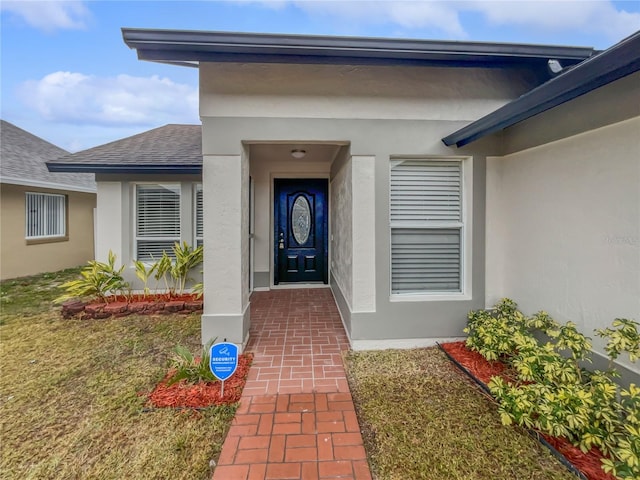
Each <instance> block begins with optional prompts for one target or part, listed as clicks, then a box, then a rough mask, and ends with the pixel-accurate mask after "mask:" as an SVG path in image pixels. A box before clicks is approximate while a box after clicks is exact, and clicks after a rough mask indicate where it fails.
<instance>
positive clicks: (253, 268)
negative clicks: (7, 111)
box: [49, 29, 640, 372]
mask: <svg viewBox="0 0 640 480" xmlns="http://www.w3.org/2000/svg"><path fill="white" fill-rule="evenodd" d="M123 35H124V40H125V43H126V44H127V45H128V46H129V47H131V48H133V49H135V50H137V54H138V57H139V58H140V59H142V60H150V61H160V62H165V63H171V64H177V65H184V66H192V67H196V68H198V69H199V74H200V116H201V120H202V128H201V138H202V150H201V152H200V153H199V155H200V156H201V158H198V163H196V162H195V160H194V159H189V160H186V161H185V162H182V161H181V158H182V157H179V156H177V157H175V159H174V160H171V159H170V158H168V157H171V156H172V155H174V154H176V155H177V154H178V153H179V152H176V149H175V148H174V149H173V150H171V152H174V153H171V154H165V153H164V152H162V151H161V149H160V148H158V149H156V150H157V155H158V161H157V162H156V161H155V159H154V158H153V155H151V156H145V158H144V160H143V161H140V162H138V161H137V160H135V158H136V155H137V152H136V151H135V149H134V150H132V152H131V154H130V157H131V159H134V160H133V161H131V160H130V159H129V156H128V154H127V153H126V152H125V153H124V154H123V156H122V158H119V159H118V160H117V161H115V162H112V163H109V161H105V162H104V163H103V161H102V160H101V159H99V158H95V157H94V158H87V157H84V156H82V155H81V154H80V155H79V154H76V155H73V156H71V157H67V158H66V159H63V160H61V161H57V162H55V163H50V164H49V168H50V169H51V170H52V171H75V172H77V171H86V172H95V173H96V175H97V181H98V191H99V194H98V195H99V200H98V203H99V206H98V210H99V212H100V213H99V219H98V231H99V232H100V231H102V232H105V234H106V232H110V233H109V235H110V236H109V241H108V242H106V241H104V242H103V244H102V245H101V246H100V248H99V251H98V256H99V257H104V256H105V255H106V252H107V245H106V243H109V248H111V249H114V251H116V252H117V253H118V254H119V257H120V258H121V259H122V260H123V261H124V262H125V263H127V264H128V263H129V262H130V261H131V260H132V259H134V258H137V257H138V258H139V257H140V253H139V252H143V253H142V255H143V257H144V255H146V253H144V252H146V251H147V249H151V250H152V249H154V248H160V245H161V243H162V242H167V241H169V240H171V241H173V240H175V239H178V238H180V239H185V240H187V241H190V242H192V243H193V242H195V241H202V242H203V244H204V252H205V253H204V255H205V263H204V285H205V307H204V314H203V315H202V337H203V341H206V340H207V339H209V338H212V337H215V336H217V337H218V338H227V339H228V340H229V341H233V342H235V343H237V344H240V345H243V344H245V342H246V341H247V334H248V330H249V325H250V322H251V319H250V314H249V311H250V310H249V304H250V293H251V291H252V290H258V289H277V288H295V287H298V286H312V287H319V288H322V287H327V286H328V287H329V288H331V291H332V293H333V295H334V297H335V300H336V303H337V305H338V308H339V310H340V313H341V316H342V319H343V322H344V326H345V330H346V332H347V334H348V336H349V339H350V342H351V344H352V346H353V348H355V349H364V348H391V347H410V346H424V345H431V344H433V343H434V342H435V341H437V340H443V339H450V338H458V337H460V336H462V335H463V333H462V329H463V327H464V326H465V323H466V315H467V313H468V312H469V311H470V310H474V309H479V308H484V307H485V306H490V305H492V304H493V302H494V301H495V300H496V299H497V298H499V297H503V296H510V297H513V298H514V299H515V300H516V301H518V302H519V303H520V304H521V306H522V308H523V309H524V310H525V311H526V312H530V313H533V312H534V311H537V310H540V309H545V310H547V311H549V313H550V314H552V315H553V316H555V317H556V318H557V319H558V320H560V321H566V320H573V321H575V322H577V323H578V324H579V325H580V326H581V327H582V329H583V330H584V331H586V332H589V330H590V329H591V328H593V327H595V326H604V325H605V324H608V323H610V322H611V320H612V319H613V318H615V317H630V318H636V319H638V318H639V317H640V315H639V313H640V296H639V295H638V292H640V274H639V272H640V241H639V240H638V239H639V238H640V237H639V228H640V211H639V207H640V201H639V198H638V195H639V192H640V168H639V166H640V163H639V159H640V155H639V154H640V148H639V143H638V139H639V138H640V135H639V133H640V128H639V127H640V123H639V122H640V112H639V110H638V107H639V105H640V102H639V100H640V91H639V86H640V82H639V80H640V74H639V73H638V70H639V69H640V33H638V34H635V35H633V36H631V37H629V38H627V39H625V40H624V41H622V42H621V43H620V44H618V45H616V46H614V47H612V48H611V49H609V50H607V51H604V52H595V51H593V50H592V49H590V48H581V47H558V46H538V45H521V44H491V43H473V42H439V41H425V40H401V39H379V38H353V37H321V36H296V35H263V34H244V33H243V34H239V33H222V32H192V31H172V30H143V29H123ZM163 128H165V129H168V130H167V132H170V131H172V129H174V128H177V127H175V126H173V127H172V126H168V127H163ZM182 128H185V129H187V128H191V127H182ZM162 131H163V129H162V128H161V129H158V130H156V131H154V132H155V133H153V134H154V135H161V132H162ZM149 134H150V135H151V134H152V133H151V132H149ZM131 141H133V140H131ZM175 141H178V140H177V139H176V138H172V139H171V140H168V141H167V142H165V144H169V146H171V145H172V144H173V143H174V142H175ZM194 143H195V142H189V144H190V145H193V144H194ZM163 148H164V147H163ZM189 151H191V152H193V150H189ZM185 154H186V152H185ZM194 155H196V154H195V153H194ZM74 157H75V158H74ZM192 160H193V161H192ZM147 195H149V196H150V197H151V198H153V199H155V200H154V201H156V202H162V203H163V205H165V206H166V204H170V205H172V206H171V207H170V209H169V210H171V209H173V210H171V211H172V212H173V213H171V215H173V216H172V217H171V218H173V220H172V221H167V219H166V214H165V213H163V214H162V215H163V216H162V217H161V218H162V219H163V222H164V223H162V222H160V223H162V225H164V226H163V227H154V228H155V229H152V230H149V231H150V232H152V235H151V234H150V236H149V237H148V238H145V237H146V235H147V234H146V233H145V232H147V227H146V225H147V222H149V223H153V220H154V219H155V218H156V217H154V216H153V215H149V216H146V215H147V214H146V213H141V212H144V211H146V208H147V203H148V202H151V200H148V199H147ZM105 210H106V212H105ZM178 211H179V213H178ZM103 212H105V213H104V216H102V215H103ZM163 212H164V210H163ZM157 224H158V223H156V224H154V225H156V226H157ZM178 224H179V227H180V228H178ZM134 225H137V226H138V227H137V229H136V228H134ZM165 227H166V228H165ZM101 241H102V240H101ZM145 242H148V243H145ZM158 242H160V243H158ZM596 351H600V352H601V351H602V345H596ZM623 362H624V360H623ZM626 366H627V368H630V369H633V368H636V372H637V367H633V366H631V364H630V363H629V362H626Z"/></svg>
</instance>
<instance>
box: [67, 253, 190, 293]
mask: <svg viewBox="0 0 640 480" xmlns="http://www.w3.org/2000/svg"><path fill="white" fill-rule="evenodd" d="M171 251H172V256H170V255H168V254H167V252H165V251H163V252H162V257H160V258H159V259H158V260H157V261H155V262H153V263H151V264H149V263H148V262H142V261H139V260H134V262H133V265H134V267H135V274H136V277H138V279H140V281H141V282H142V284H143V296H144V297H146V296H147V295H149V294H150V289H149V280H150V279H151V276H153V277H154V278H155V280H156V291H158V286H159V284H160V282H161V281H162V282H163V283H164V286H165V292H166V293H168V294H169V295H170V296H174V295H182V294H183V293H184V290H185V287H186V285H187V282H188V281H189V280H191V279H190V278H189V273H190V272H191V270H192V269H193V268H195V267H197V266H198V265H200V264H201V263H202V259H203V249H202V246H199V247H196V248H193V247H191V246H189V245H188V244H187V242H183V243H182V244H180V243H178V242H176V243H175V244H174V246H173V247H172V249H171ZM115 261H116V256H115V255H114V254H113V252H111V250H109V257H108V262H107V263H103V262H98V261H96V260H90V261H89V262H88V264H87V266H86V267H84V268H83V269H82V271H81V272H80V276H81V278H80V279H78V280H72V281H69V282H66V283H65V284H63V285H62V288H63V289H65V290H66V293H65V294H64V295H62V296H60V297H58V298H57V299H56V302H58V303H62V302H64V301H66V300H71V299H88V300H93V299H99V300H101V301H103V302H105V303H106V302H107V301H108V298H109V297H111V296H115V295H118V294H124V292H127V294H128V298H130V297H131V295H130V285H129V283H128V282H126V281H125V280H124V278H123V277H122V272H123V271H124V269H125V266H124V265H122V266H121V267H120V268H119V269H116V268H115ZM196 287H197V291H198V292H199V293H200V294H201V292H202V283H199V284H197V285H196Z"/></svg>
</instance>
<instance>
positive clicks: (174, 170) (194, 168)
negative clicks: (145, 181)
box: [47, 162, 202, 175]
mask: <svg viewBox="0 0 640 480" xmlns="http://www.w3.org/2000/svg"><path fill="white" fill-rule="evenodd" d="M47 168H48V169H49V171H50V172H82V173H120V174H134V173H144V174H164V173H170V174H174V175H188V174H198V175H199V174H202V165H122V164H101V165H92V164H87V163H84V164H77V163H55V162H47Z"/></svg>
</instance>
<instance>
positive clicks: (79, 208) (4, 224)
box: [0, 184, 96, 279]
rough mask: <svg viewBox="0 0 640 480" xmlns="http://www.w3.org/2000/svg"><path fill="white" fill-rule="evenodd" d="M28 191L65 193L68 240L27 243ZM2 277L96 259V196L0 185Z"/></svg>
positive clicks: (0, 269)
mask: <svg viewBox="0 0 640 480" xmlns="http://www.w3.org/2000/svg"><path fill="white" fill-rule="evenodd" d="M25 192H45V193H57V194H66V195H67V202H68V210H67V211H68V232H67V233H68V237H69V239H68V240H66V241H56V242H49V243H38V244H30V245H28V244H27V241H26V240H25ZM0 204H1V209H2V211H1V213H0V249H1V257H0V278H2V279H7V278H15V277H21V276H25V275H33V274H36V273H43V272H53V271H56V270H62V269H65V268H70V267H75V266H78V265H82V264H84V263H86V262H87V261H88V260H91V259H93V258H94V252H93V209H94V208H95V206H96V195H95V194H93V193H80V192H62V191H60V190H52V189H46V188H32V187H25V186H20V185H8V184H2V185H1V186H0Z"/></svg>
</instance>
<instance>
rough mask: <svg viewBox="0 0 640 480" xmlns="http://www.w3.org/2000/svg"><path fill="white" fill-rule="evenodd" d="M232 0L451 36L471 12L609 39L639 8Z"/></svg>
mask: <svg viewBox="0 0 640 480" xmlns="http://www.w3.org/2000/svg"><path fill="white" fill-rule="evenodd" d="M232 1H233V0H232ZM234 1H236V2H237V3H245V4H249V3H261V4H263V5H265V6H266V7H269V8H283V6H284V5H286V4H289V5H293V6H294V7H295V8H297V9H300V10H303V11H305V12H307V13H309V14H310V15H326V16H330V17H334V18H336V19H340V20H347V21H350V22H353V24H354V25H371V24H378V25H380V24H395V25H398V26H400V27H402V28H405V29H430V30H433V31H436V32H440V34H441V35H445V36H446V37H453V38H466V37H467V36H469V30H472V29H473V27H472V25H471V22H472V21H473V22H479V20H478V18H477V17H475V19H473V20H471V19H469V18H468V16H469V15H470V14H476V15H480V16H481V17H484V21H485V23H488V24H489V25H491V26H496V27H502V26H518V27H522V28H527V29H529V30H531V31H543V32H545V31H546V32H554V33H567V32H586V31H591V32H594V33H598V34H603V35H606V36H607V37H608V38H609V39H610V40H611V41H617V40H620V39H622V38H624V37H626V36H628V35H630V34H632V33H633V32H635V31H636V30H639V29H640V13H636V12H627V11H625V10H624V8H620V9H618V8H616V6H615V5H614V4H613V3H612V2H611V1H610V0H553V1H540V0H506V1H505V0H450V1H447V0H401V1H392V0H378V1H370V0H348V1H332V0H324V1H323V0H278V1H275V2H274V0H234ZM464 14H466V15H464ZM463 20H464V21H463ZM465 26H466V27H467V28H465Z"/></svg>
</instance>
